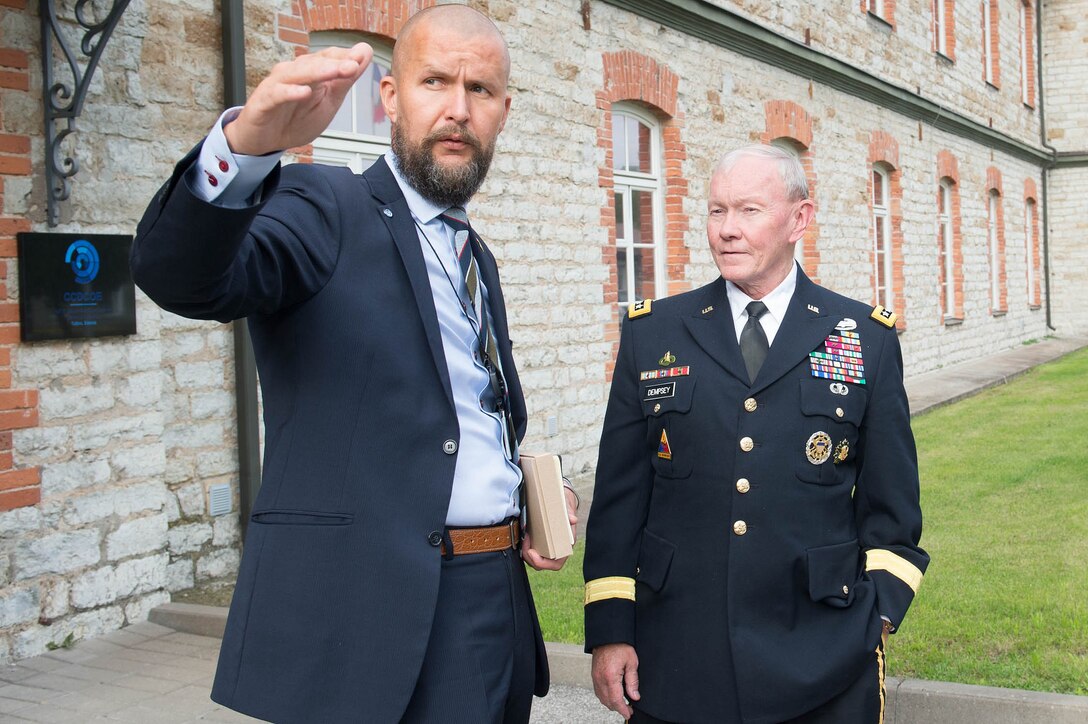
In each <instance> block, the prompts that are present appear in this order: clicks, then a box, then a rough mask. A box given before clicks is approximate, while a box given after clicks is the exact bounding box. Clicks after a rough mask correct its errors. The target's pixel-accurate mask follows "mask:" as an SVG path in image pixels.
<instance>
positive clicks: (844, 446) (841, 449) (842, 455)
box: [835, 440, 850, 463]
mask: <svg viewBox="0 0 1088 724" xmlns="http://www.w3.org/2000/svg"><path fill="white" fill-rule="evenodd" d="M849 456H850V443H849V442H847V441H846V440H841V441H840V442H839V444H838V445H836V446H835V462H836V463H841V462H845V461H846V458H848V457H849Z"/></svg>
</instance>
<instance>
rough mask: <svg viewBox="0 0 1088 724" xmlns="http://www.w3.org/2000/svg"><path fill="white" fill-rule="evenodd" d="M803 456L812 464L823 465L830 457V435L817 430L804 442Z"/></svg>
mask: <svg viewBox="0 0 1088 724" xmlns="http://www.w3.org/2000/svg"><path fill="white" fill-rule="evenodd" d="M805 457H806V458H808V461H809V462H810V463H812V464H813V465H823V464H824V463H826V462H827V459H828V458H830V457H831V436H830V435H828V434H827V433H826V432H824V431H823V430H818V431H817V432H814V433H812V435H810V436H809V438H808V442H806V443H805Z"/></svg>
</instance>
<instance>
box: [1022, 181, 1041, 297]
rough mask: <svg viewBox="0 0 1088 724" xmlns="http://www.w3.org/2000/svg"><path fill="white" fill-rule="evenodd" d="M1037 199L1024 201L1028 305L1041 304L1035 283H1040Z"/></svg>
mask: <svg viewBox="0 0 1088 724" xmlns="http://www.w3.org/2000/svg"><path fill="white" fill-rule="evenodd" d="M1035 213H1036V211H1035V199H1028V200H1027V201H1025V202H1024V259H1025V262H1026V264H1027V283H1028V306H1029V307H1034V306H1036V305H1038V304H1039V299H1038V296H1037V295H1036V288H1035V285H1036V284H1037V283H1038V281H1037V277H1036V273H1037V271H1036V269H1035V259H1036V256H1037V251H1038V239H1037V238H1036V236H1035Z"/></svg>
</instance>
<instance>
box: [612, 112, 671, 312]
mask: <svg viewBox="0 0 1088 724" xmlns="http://www.w3.org/2000/svg"><path fill="white" fill-rule="evenodd" d="M609 112H610V114H611V122H612V125H611V128H612V134H611V135H612V137H611V138H610V139H609V140H610V143H611V144H612V147H613V148H615V143H616V119H617V118H632V119H634V120H635V121H637V122H638V123H641V124H642V125H644V126H646V127H648V128H649V130H650V154H649V158H650V171H649V172H642V171H624V170H620V169H617V168H616V159H615V158H613V163H612V190H611V193H612V195H613V196H612V198H613V202H615V199H616V197H617V196H620V197H622V198H623V228H624V230H625V232H626V234H625V236H624V237H622V238H621V237H620V227H619V224H617V225H616V245H615V247H616V255H617V256H616V258H615V259H614V260H613V262H612V263H613V264H615V269H616V304H617V305H618V306H621V307H626V306H627V305H628V304H631V303H632V302H636V301H640V298H639V297H638V296H637V289H636V285H635V281H636V280H635V263H634V259H635V250H636V249H650V250H651V253H652V254H653V274H654V280H653V297H652V298H655V299H656V298H659V297H662V296H665V295H666V294H667V293H668V279H667V278H666V267H665V257H666V255H667V253H668V249H667V246H666V243H665V203H664V197H665V184H664V173H663V171H664V153H663V141H662V134H661V122H660V121H659V120H658V119H657V118H655V117H654V116H653V115H651V114H649V113H647V112H646V111H644V110H642V109H641V108H638V107H637V106H635V105H634V104H630V103H623V102H616V103H613V104H612V108H611V109H610V111H609ZM635 191H641V192H649V193H650V194H651V197H650V198H651V202H650V203H651V213H652V215H653V218H652V222H651V233H652V234H653V241H652V242H650V243H646V242H641V243H635V242H634V241H633V237H632V236H631V230H633V229H634V228H635V227H634V204H633V203H632V200H633V196H634V193H633V192H635ZM621 250H622V251H624V252H625V254H626V260H627V263H626V264H625V267H626V269H625V270H624V271H625V274H624V279H622V280H621V279H620V271H621V270H620V266H619V259H618V255H619V252H620V251H621ZM624 290H626V292H627V298H626V299H625V298H624V297H623V294H622V292H623V291H624Z"/></svg>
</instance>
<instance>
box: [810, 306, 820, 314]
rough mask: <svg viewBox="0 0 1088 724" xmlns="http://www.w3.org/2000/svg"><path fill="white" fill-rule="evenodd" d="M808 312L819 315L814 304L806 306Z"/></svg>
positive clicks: (818, 310)
mask: <svg viewBox="0 0 1088 724" xmlns="http://www.w3.org/2000/svg"><path fill="white" fill-rule="evenodd" d="M808 311H810V312H812V313H813V314H819V313H820V308H819V307H817V306H816V305H815V304H810V305H808Z"/></svg>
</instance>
